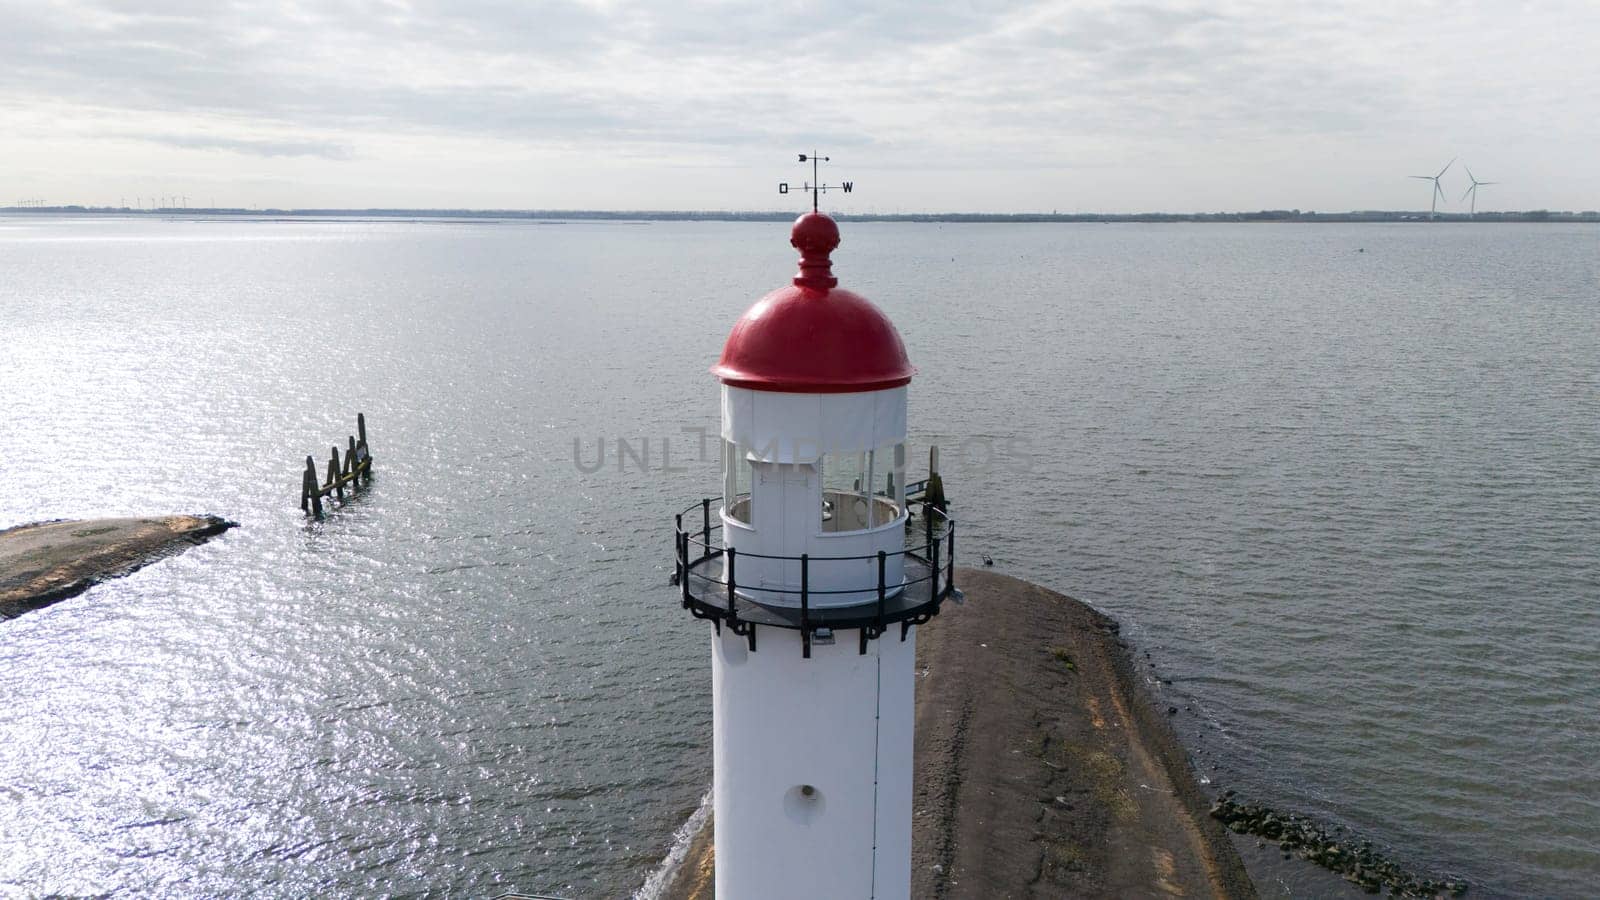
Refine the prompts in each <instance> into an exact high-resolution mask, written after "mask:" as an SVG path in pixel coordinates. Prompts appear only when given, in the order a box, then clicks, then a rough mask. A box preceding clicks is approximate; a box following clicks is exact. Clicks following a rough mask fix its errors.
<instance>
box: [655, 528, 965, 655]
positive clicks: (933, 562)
mask: <svg viewBox="0 0 1600 900" xmlns="http://www.w3.org/2000/svg"><path fill="white" fill-rule="evenodd" d="M721 499H722V498H720V497H708V498H706V499H703V500H701V501H700V502H699V503H697V504H695V505H694V506H690V507H688V508H686V509H684V510H683V511H682V512H680V513H678V514H677V516H676V517H675V522H676V527H675V529H674V541H673V542H674V548H675V553H674V555H675V565H674V576H675V578H674V580H675V581H676V582H677V584H678V585H679V587H680V588H681V591H682V595H683V596H682V603H683V607H684V608H685V609H687V610H689V612H690V613H692V614H693V615H694V616H695V617H697V618H702V619H710V620H711V621H712V623H713V624H714V625H715V626H716V628H717V631H718V633H719V634H720V633H721V631H722V627H723V625H727V626H728V627H729V628H732V629H733V631H734V633H735V634H738V635H741V636H743V637H745V638H746V640H747V641H748V642H749V645H750V649H751V650H755V649H756V627H757V626H758V625H768V626H772V627H777V628H790V629H798V630H799V631H800V636H801V647H802V652H803V654H804V655H805V656H806V657H807V658H810V656H811V642H812V639H813V637H814V636H815V635H816V633H817V631H818V629H828V630H829V631H830V633H831V631H832V630H834V629H840V628H842V629H852V628H854V629H859V630H860V652H861V653H866V652H867V642H868V641H870V640H873V639H876V638H878V637H880V636H882V634H883V633H884V631H885V629H887V627H888V626H890V625H892V624H895V623H897V622H898V623H899V624H900V639H901V640H905V638H906V635H907V633H908V632H909V631H910V629H911V627H912V626H913V625H919V624H922V623H924V622H927V621H928V620H929V619H931V618H933V617H934V616H936V615H938V613H939V606H940V604H942V603H943V602H944V601H945V600H946V599H948V598H949V597H950V596H951V595H952V594H956V593H958V592H957V591H956V586H955V559H956V526H955V520H953V519H951V518H950V517H949V516H948V515H946V514H945V513H944V512H943V511H942V510H940V509H938V508H937V507H934V506H932V505H929V504H927V503H923V504H920V506H921V507H922V529H921V530H922V537H923V541H922V543H920V544H912V545H908V546H906V547H905V548H903V549H901V550H898V551H894V552H889V551H884V550H879V551H877V552H876V553H872V554H865V555H859V556H813V555H811V554H809V553H802V554H800V555H799V556H779V555H772V554H764V553H753V552H749V551H740V550H738V549H737V548H734V547H727V546H716V545H714V544H713V543H712V537H711V536H712V533H713V532H719V531H721V530H722V523H721V521H720V516H719V520H718V521H717V522H716V523H715V524H713V523H712V520H711V505H712V504H713V503H717V502H719V501H720V500H721ZM696 506H697V507H699V512H700V523H699V526H700V527H699V528H698V529H694V527H693V514H694V512H695V507H696ZM686 516H687V517H690V524H689V525H688V527H685V522H684V519H685V517H686ZM892 556H901V557H904V560H905V561H910V562H912V563H913V565H912V566H909V567H906V566H903V567H904V568H906V569H908V570H909V569H912V568H917V569H923V570H925V571H924V574H921V575H917V576H915V577H910V575H909V571H908V577H905V578H903V579H902V580H901V581H900V582H899V583H897V584H894V585H891V584H888V583H887V581H886V573H887V571H888V560H889V558H890V557H892ZM740 558H751V559H764V560H780V561H784V562H798V563H799V564H800V584H799V586H798V587H797V588H788V587H774V586H772V585H770V584H768V583H762V584H761V586H760V587H755V586H751V587H750V588H748V589H747V591H746V593H745V594H740V593H739V588H738V561H739V559H740ZM718 559H722V560H725V561H726V564H725V565H724V566H723V571H722V574H723V577H722V578H717V577H715V576H714V575H712V574H711V573H710V572H709V571H707V570H708V569H709V568H710V564H711V563H712V562H713V561H715V560H718ZM874 559H875V560H876V561H877V582H876V584H863V585H858V586H854V587H849V588H843V589H831V590H814V589H812V587H811V564H812V563H813V562H824V563H835V562H863V561H869V560H874ZM924 585H925V586H926V588H925V590H926V593H924V587H923V586H924ZM697 588H698V590H697ZM892 591H897V592H898V593H896V594H895V596H894V597H893V598H892V599H891V597H890V593H891V592H892ZM757 593H759V594H760V595H762V596H770V595H791V596H792V595H798V596H799V601H800V602H799V606H798V607H795V606H793V605H791V604H773V603H762V602H761V601H760V600H759V599H755V596H756V594H757ZM839 594H866V595H869V596H874V597H875V598H876V599H874V600H868V601H866V602H863V603H860V604H853V605H849V606H843V607H839V606H830V607H825V608H818V609H813V608H812V606H811V598H812V597H813V596H818V595H839Z"/></svg>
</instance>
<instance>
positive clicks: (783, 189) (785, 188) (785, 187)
mask: <svg viewBox="0 0 1600 900" xmlns="http://www.w3.org/2000/svg"><path fill="white" fill-rule="evenodd" d="M778 193H780V194H787V193H789V182H787V181H783V182H779V183H778Z"/></svg>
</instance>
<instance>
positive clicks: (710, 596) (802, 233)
mask: <svg viewBox="0 0 1600 900" xmlns="http://www.w3.org/2000/svg"><path fill="white" fill-rule="evenodd" d="M802 159H804V157H802ZM808 187H810V186H809V185H808ZM839 242H840V237H839V227H838V225H837V224H836V223H835V222H834V220H833V219H831V218H829V217H828V216H825V215H822V214H820V213H818V212H816V211H815V209H814V210H813V212H811V213H807V214H806V215H803V216H801V217H800V218H799V219H798V220H796V221H795V223H794V226H793V229H792V232H791V235H790V243H791V244H792V245H793V246H794V248H795V249H797V250H798V251H799V252H800V264H799V272H798V273H797V274H795V276H794V277H793V280H792V283H790V284H788V285H785V286H783V287H781V288H779V289H777V290H775V291H773V292H771V293H769V294H767V295H766V296H765V297H763V298H761V299H760V300H759V301H758V302H757V303H756V304H755V305H754V306H752V307H750V309H749V310H748V311H747V312H746V313H745V314H744V315H743V316H742V317H741V318H740V319H739V320H738V321H737V322H735V323H734V325H733V329H732V331H731V332H730V333H729V335H728V339H727V343H726V344H725V346H724V347H723V350H722V356H721V359H720V360H719V361H718V362H717V364H716V365H715V366H714V367H712V369H711V372H712V374H714V375H715V376H716V377H717V379H718V380H719V381H720V383H721V384H720V389H721V404H722V433H721V437H722V485H721V496H720V497H707V498H704V499H702V500H701V501H700V502H698V503H695V504H693V505H691V506H689V507H688V508H687V509H685V510H684V511H683V512H682V513H680V514H679V515H678V516H677V528H676V537H675V544H676V556H677V558H676V566H675V571H676V575H677V581H678V584H679V586H680V589H681V592H682V604H683V607H684V608H685V609H686V610H688V611H689V612H690V613H692V614H693V615H694V616H696V617H698V618H701V619H705V620H709V622H710V623H711V625H712V628H711V629H710V630H711V684H712V706H713V726H712V727H713V739H712V744H713V770H714V775H713V786H712V798H713V815H714V820H713V821H714V823H715V824H714V827H715V836H714V840H715V846H716V853H715V859H716V895H717V897H719V898H722V900H781V898H819V897H825V898H830V900H833V898H837V900H851V898H862V900H865V898H896V900H899V898H906V897H908V896H909V895H910V890H911V798H912V784H911V779H912V736H913V726H914V697H915V680H916V675H915V660H916V626H917V625H919V624H922V623H925V622H927V621H928V620H929V619H930V618H932V617H933V616H934V615H936V614H938V612H939V607H940V604H941V603H943V602H944V601H945V600H946V599H948V598H950V597H952V596H956V597H958V598H959V593H958V592H957V591H956V590H955V587H954V585H953V584H952V574H953V572H954V557H955V527H954V524H953V523H952V522H951V521H950V520H949V519H948V518H947V517H946V516H945V515H944V514H943V513H942V512H941V511H939V510H937V509H934V508H932V507H927V508H926V509H917V510H912V509H909V508H908V506H907V501H906V478H905V468H906V395H907V390H908V389H909V385H910V383H911V378H912V375H913V374H914V373H915V370H914V369H913V368H912V366H911V362H910V359H909V358H908V357H907V354H906V349H905V345H904V343H903V342H902V341H901V339H900V334H899V332H898V331H896V330H895V327H894V325H893V323H891V322H890V321H889V318H888V317H887V316H885V315H884V313H883V312H882V311H881V310H879V309H878V308H877V307H876V306H874V305H873V304H872V303H871V302H869V301H868V300H867V299H866V298H864V297H861V296H860V295H858V294H855V293H852V292H850V291H848V290H845V289H843V288H841V287H839V282H838V279H837V278H835V277H834V275H833V271H832V260H831V254H832V253H833V251H834V250H835V249H836V248H837V247H838V246H839Z"/></svg>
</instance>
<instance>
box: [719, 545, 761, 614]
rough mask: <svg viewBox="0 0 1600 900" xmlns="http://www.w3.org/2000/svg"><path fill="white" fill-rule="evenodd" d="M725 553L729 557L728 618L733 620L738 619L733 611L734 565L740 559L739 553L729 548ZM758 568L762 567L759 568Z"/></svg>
mask: <svg viewBox="0 0 1600 900" xmlns="http://www.w3.org/2000/svg"><path fill="white" fill-rule="evenodd" d="M723 552H724V553H726V554H727V557H728V618H729V619H733V618H735V617H736V613H734V611H733V563H734V560H735V559H737V558H738V556H739V551H737V550H735V549H733V548H732V547H729V548H728V549H727V550H725V551H723ZM757 568H760V567H759V566H758V567H757Z"/></svg>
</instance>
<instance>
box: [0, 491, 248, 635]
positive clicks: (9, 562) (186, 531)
mask: <svg viewBox="0 0 1600 900" xmlns="http://www.w3.org/2000/svg"><path fill="white" fill-rule="evenodd" d="M232 527H233V523H232V522H229V521H227V520H225V519H219V518H217V517H216V516H157V517H153V518H147V519H131V518H130V519H66V520H62V521H58V522H39V523H36V524H33V525H18V526H17V527H15V528H8V529H6V530H5V531H0V619H3V618H9V617H12V616H15V615H17V614H18V613H21V612H26V611H27V610H30V609H37V608H38V607H41V606H44V605H46V604H49V603H54V602H56V601H57V600H64V599H66V598H67V597H71V596H72V595H74V594H77V593H80V592H82V591H84V590H87V589H88V588H89V587H90V586H91V585H94V584H97V583H99V582H101V581H104V580H106V579H108V578H116V577H118V576H121V575H126V574H128V573H129V572H132V571H134V570H136V569H138V568H140V567H142V566H144V565H147V564H148V563H151V562H154V561H155V560H157V559H160V558H162V557H164V556H169V555H171V554H173V553H178V552H182V551H183V550H184V549H187V548H188V547H190V546H193V545H195V544H200V543H204V542H205V541H206V539H207V538H210V537H211V536H213V535H217V534H221V533H222V532H224V531H227V530H228V529H229V528H232Z"/></svg>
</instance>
